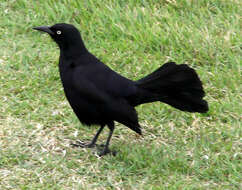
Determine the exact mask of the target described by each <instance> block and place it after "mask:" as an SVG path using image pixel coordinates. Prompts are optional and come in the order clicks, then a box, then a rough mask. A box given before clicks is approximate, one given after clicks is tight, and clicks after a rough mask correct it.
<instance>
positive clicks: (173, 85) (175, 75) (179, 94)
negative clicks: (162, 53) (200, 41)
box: [136, 62, 208, 113]
mask: <svg viewBox="0 0 242 190" xmlns="http://www.w3.org/2000/svg"><path fill="white" fill-rule="evenodd" d="M136 85H137V86H138V87H139V89H140V90H141V93H140V97H139V102H138V103H137V105H138V104H142V103H147V102H153V101H161V102H164V103H167V104H169V105H171V106H173V107H175V108H177V109H180V110H182V111H188V112H200V113H204V112H207V111H208V104H207V102H206V101H205V100H203V97H204V96H205V92H204V90H203V87H202V82H201V81H200V79H199V77H198V75H197V73H196V71H195V70H194V69H192V68H190V67H189V66H188V65H186V64H181V65H177V64H176V63H174V62H169V63H166V64H164V65H163V66H161V67H160V68H159V69H157V70H156V71H154V72H153V73H151V74H149V75H147V76H146V77H144V78H142V79H140V80H138V81H136Z"/></svg>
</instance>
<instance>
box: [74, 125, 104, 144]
mask: <svg viewBox="0 0 242 190" xmlns="http://www.w3.org/2000/svg"><path fill="white" fill-rule="evenodd" d="M103 128H104V125H101V127H100V128H99V130H98V132H97V134H96V135H95V136H94V137H93V139H92V141H91V142H89V143H85V142H82V141H77V142H76V143H75V144H74V143H73V144H71V145H73V146H77V147H82V148H93V147H94V146H95V145H96V142H97V139H98V136H99V135H100V133H101V132H102V130H103Z"/></svg>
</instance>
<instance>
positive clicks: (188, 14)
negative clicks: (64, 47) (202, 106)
mask: <svg viewBox="0 0 242 190" xmlns="http://www.w3.org/2000/svg"><path fill="white" fill-rule="evenodd" d="M241 6H242V4H241V2H240V1H239V0H194V1H191V0H180V1H178V0H177V1H176V0H169V1H168V0H167V1H162V0H126V1H124V0H102V1H101V0H100V1H95V0H89V1H87V0H83V1H74V0H70V1H69V0H68V1H67V0H61V1H54V0H38V1H34V0H18V1H15V0H1V1H0V18H1V19H0V47H1V51H0V80H1V82H0V189H3V190H5V189H22V190H26V189H31V190H32V189H58V190H59V189H63V190H68V189H152V190H158V189H174V190H175V189H221V190H222V189H223V190H224V189H228V190H231V189H240V188H241V176H242V168H241V166H242V164H241V159H242V156H241V127H240V123H241V115H242V110H241V107H242V105H241V102H242V101H241V74H240V66H241V42H242V39H241V20H240V19H241V12H242V8H241ZM57 22H67V23H72V24H74V25H75V26H76V27H78V28H79V29H80V31H81V34H82V36H83V39H84V41H85V44H86V46H87V48H88V49H89V50H90V51H91V52H92V53H93V54H95V55H96V56H97V57H98V58H100V59H101V60H102V61H103V62H105V63H106V64H107V65H108V66H110V67H111V68H112V69H114V70H115V71H117V72H119V73H122V75H124V76H125V77H128V78H130V79H134V80H135V79H138V78H140V77H142V76H145V75H146V74H148V73H150V72H152V71H153V70H155V69H156V68H158V67H159V66H161V65H162V64H163V63H165V62H166V61H168V60H173V61H176V62H177V63H187V64H189V65H190V66H191V67H193V68H195V69H196V70H197V72H198V73H199V75H200V77H201V80H202V81H203V83H204V88H205V90H206V93H207V95H206V100H207V101H208V102H209V106H210V110H209V112H208V113H207V114H190V113H183V112H181V111H179V110H176V109H174V108H172V107H170V106H167V105H165V104H161V103H154V104H147V105H142V106H140V107H138V108H137V111H138V113H139V119H140V124H141V125H142V128H143V133H144V138H139V137H137V136H136V135H135V134H134V132H132V131H131V130H129V129H128V128H126V127H124V126H122V125H120V124H117V129H116V130H115V135H114V137H113V139H112V143H111V148H112V149H116V150H117V151H118V154H117V156H116V157H113V156H105V157H102V158H97V157H96V156H95V154H94V153H93V152H92V150H87V149H79V148H72V147H71V146H70V143H71V142H73V141H75V140H76V139H91V138H92V137H93V135H94V134H95V132H96V130H97V127H92V128H87V127H86V126H83V125H81V124H80V123H79V121H78V119H77V118H76V116H75V115H74V114H73V112H72V110H71V108H70V106H69V105H68V103H67V101H66V99H65V97H64V93H63V89H62V86H61V83H60V79H59V73H58V67H57V64H58V56H59V50H58V48H57V46H56V45H55V43H54V42H52V41H51V39H50V37H48V36H47V35H44V34H40V33H38V32H36V31H34V30H32V27H34V26H40V25H52V24H55V23H57ZM107 134H108V130H105V132H104V133H103V134H102V135H101V137H100V140H99V142H104V141H105V140H106V137H107Z"/></svg>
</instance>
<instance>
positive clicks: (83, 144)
mask: <svg viewBox="0 0 242 190" xmlns="http://www.w3.org/2000/svg"><path fill="white" fill-rule="evenodd" d="M71 145H72V146H74V147H81V148H93V147H95V146H96V144H95V143H92V142H83V141H80V140H77V141H76V142H75V143H71Z"/></svg>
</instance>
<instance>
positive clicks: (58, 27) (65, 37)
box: [33, 23, 85, 50]
mask: <svg viewBox="0 0 242 190" xmlns="http://www.w3.org/2000/svg"><path fill="white" fill-rule="evenodd" d="M33 29H35V30H39V31H42V32H46V33H48V34H49V35H50V36H51V38H52V39H53V40H54V41H55V42H56V43H57V44H58V46H59V47H60V49H63V50H65V49H69V48H71V47H77V46H81V47H80V48H85V47H84V44H83V42H82V39H81V35H80V32H79V31H78V30H77V28H76V27H75V26H73V25H71V24H65V23H58V24H55V25H53V26H39V27H34V28H33Z"/></svg>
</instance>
